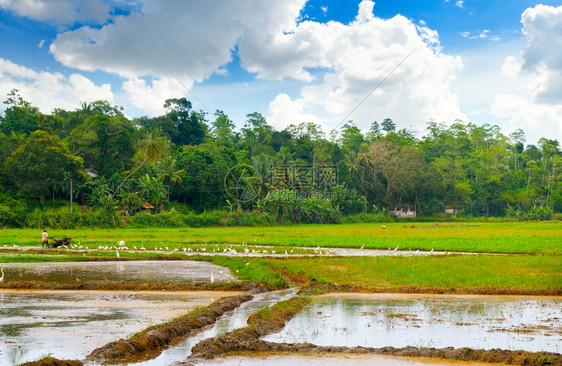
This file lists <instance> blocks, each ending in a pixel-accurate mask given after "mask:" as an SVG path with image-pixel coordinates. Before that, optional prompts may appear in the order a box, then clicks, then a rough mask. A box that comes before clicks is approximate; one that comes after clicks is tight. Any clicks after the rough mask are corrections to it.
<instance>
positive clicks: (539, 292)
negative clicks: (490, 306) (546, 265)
mask: <svg viewBox="0 0 562 366" xmlns="http://www.w3.org/2000/svg"><path fill="white" fill-rule="evenodd" d="M291 279H292V280H295V279H294V278H291ZM295 282H297V283H299V281H295ZM299 284H302V283H299ZM349 292H351V293H372V294H382V293H394V294H435V295H519V296H562V287H560V288H548V289H521V288H513V287H472V288H457V287H450V288H442V287H432V286H424V287H421V286H403V287H382V288H376V289H373V288H362V287H356V286H336V285H332V284H326V283H319V282H316V281H315V280H312V281H311V282H309V283H306V284H304V285H303V286H302V287H301V289H300V291H299V294H301V295H304V296H309V295H320V294H326V293H349Z"/></svg>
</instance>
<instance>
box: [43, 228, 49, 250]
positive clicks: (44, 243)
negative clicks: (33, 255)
mask: <svg viewBox="0 0 562 366" xmlns="http://www.w3.org/2000/svg"><path fill="white" fill-rule="evenodd" d="M47 244H49V234H48V233H47V229H43V232H42V233H41V247H42V248H45V247H46V246H47Z"/></svg>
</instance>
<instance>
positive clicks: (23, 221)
mask: <svg viewBox="0 0 562 366" xmlns="http://www.w3.org/2000/svg"><path fill="white" fill-rule="evenodd" d="M4 103H5V104H6V105H7V108H6V110H5V111H4V113H3V115H2V116H0V225H1V226H41V225H52V223H51V221H50V219H46V218H42V215H47V216H56V215H58V214H57V212H58V210H60V207H59V205H60V202H65V203H64V204H65V206H67V207H70V204H69V201H71V198H72V200H73V201H74V202H75V204H76V205H79V208H78V207H76V208H74V207H73V211H74V212H73V215H77V216H78V217H75V218H74V217H73V218H63V217H62V216H64V215H61V217H60V219H61V220H65V221H64V222H65V224H58V225H56V226H58V227H66V226H67V225H73V224H74V225H78V226H83V225H87V223H92V224H93V225H100V226H108V225H114V226H118V225H120V223H121V220H119V219H117V218H116V217H117V216H118V215H123V216H124V215H126V214H130V215H136V214H137V213H140V212H146V213H150V214H159V213H163V212H167V211H170V210H171V209H172V208H174V209H175V210H176V211H178V213H171V214H167V216H165V217H164V216H163V217H161V218H147V217H146V215H141V216H139V217H138V218H137V219H135V220H133V221H137V223H138V224H143V225H152V224H156V225H164V226H176V225H178V226H181V225H184V224H186V225H190V224H191V223H190V222H191V221H193V222H195V225H196V226H201V225H203V224H198V223H196V222H197V221H198V219H194V218H193V215H194V214H201V213H203V212H207V211H214V210H218V211H222V212H226V213H228V215H231V216H232V217H235V218H236V219H233V220H232V221H231V219H230V218H226V219H225V218H224V216H225V215H222V214H221V215H220V216H221V218H220V219H218V220H214V221H215V222H216V221H220V224H222V225H224V224H234V225H237V224H243V223H244V221H248V223H249V224H256V223H270V222H272V221H274V222H278V223H283V222H287V223H288V222H292V223H339V222H342V220H345V221H347V222H377V221H385V220H386V221H388V219H389V216H388V213H389V212H390V211H393V210H395V209H396V208H398V209H400V208H402V209H409V210H413V211H415V212H416V214H417V216H418V218H419V217H422V218H423V217H438V216H440V215H442V216H443V215H445V212H446V209H447V208H448V210H449V211H454V212H455V214H457V215H458V216H459V217H483V216H507V217H510V218H513V219H519V220H549V219H552V218H553V217H556V214H557V213H561V212H562V152H561V150H560V145H559V142H558V141H557V140H551V139H548V138H541V139H540V140H539V141H538V144H537V145H532V144H528V145H525V142H526V141H525V134H524V132H523V131H521V130H517V131H516V132H514V133H511V134H509V135H508V136H506V135H503V134H502V133H501V131H500V130H499V128H498V127H497V126H493V125H487V124H485V125H482V126H477V125H474V124H472V123H465V122H463V121H455V122H454V123H452V124H450V125H446V124H444V123H436V122H433V121H431V122H429V123H428V124H427V129H426V132H425V134H424V135H423V136H421V137H420V136H416V135H415V134H414V133H413V132H411V131H408V130H406V129H403V130H399V131H396V124H395V123H394V122H393V121H392V120H391V119H385V120H384V121H382V122H381V123H378V122H376V121H375V122H373V124H372V127H371V129H370V130H369V131H368V132H366V133H363V132H362V131H361V130H360V129H359V128H357V126H355V125H354V124H353V122H352V121H349V122H347V123H346V124H344V125H343V127H341V128H339V129H338V130H337V131H332V133H331V134H330V135H329V136H328V137H326V136H325V134H324V132H323V131H322V129H321V128H320V126H318V125H315V124H313V123H300V124H298V125H294V124H293V125H290V126H289V127H287V128H286V129H284V130H282V131H276V130H275V129H274V128H273V127H272V126H270V125H268V123H267V121H266V120H265V118H264V117H263V116H261V115H260V114H259V113H256V112H254V113H250V114H248V115H247V120H246V122H245V124H244V125H243V127H242V128H240V130H237V129H236V128H235V124H234V122H233V121H232V120H230V119H229V117H228V116H227V115H226V114H224V112H222V111H220V110H219V111H217V112H216V113H215V115H214V116H209V115H206V114H205V113H204V112H201V111H199V112H196V111H194V110H193V109H192V105H191V103H190V102H189V101H187V100H186V99H185V98H180V99H168V100H166V101H165V103H164V106H165V108H166V113H165V114H164V115H162V116H157V117H153V118H149V117H142V118H137V119H133V120H129V119H128V118H126V117H125V116H124V114H123V111H122V108H119V107H115V106H111V105H110V104H108V103H107V102H104V101H97V102H93V103H84V104H83V105H82V106H81V108H79V109H76V110H74V111H66V110H61V109H56V110H55V111H53V113H52V114H51V115H45V114H42V113H41V112H39V110H38V109H37V108H36V107H33V106H32V105H31V104H30V103H29V102H26V101H24V100H23V99H22V98H21V97H20V96H19V95H18V93H17V91H16V90H14V91H12V92H10V94H8V96H7V99H6V101H5V102H4ZM236 166H246V167H248V168H247V169H245V170H244V173H248V172H249V171H251V172H253V175H249V176H240V177H238V176H237V177H234V178H236V179H234V180H231V181H228V179H227V178H228V177H229V174H230V175H232V174H231V173H232V170H231V169H232V168H233V167H236ZM237 172H238V173H237V174H239V172H240V171H237ZM86 173H88V174H86ZM229 182H230V183H232V182H235V184H234V186H232V184H231V186H228V183H229ZM248 184H252V186H251V190H250V191H245V192H243V195H241V196H238V193H240V191H236V195H233V194H232V192H231V191H229V189H232V188H233V187H234V188H235V189H244V188H245V187H247V185H248ZM248 193H251V195H248ZM47 197H49V198H52V200H51V201H52V202H51V203H49V202H48V201H49V200H45V198H47ZM240 197H243V198H248V199H240ZM36 210H39V211H41V212H43V213H39V212H36ZM53 210H54V212H52V211H53ZM91 210H94V211H100V212H102V213H104V214H98V215H100V217H98V218H97V219H94V218H92V219H90V216H92V214H91V213H90V211H91ZM79 211H80V212H79ZM61 212H62V211H61ZM248 212H251V213H250V214H248ZM105 213H107V215H106V216H107V217H106V218H103V219H102V217H101V216H102V215H105ZM69 214H70V212H69ZM81 215H82V216H81ZM190 215H191V216H190ZM252 215H253V216H252ZM94 216H95V215H94ZM85 217H88V218H85ZM135 217H136V216H135ZM186 217H192V218H191V219H186ZM203 221H205V220H203ZM211 221H213V220H211ZM127 222H128V221H127ZM133 223H134V222H133Z"/></svg>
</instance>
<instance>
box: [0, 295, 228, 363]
mask: <svg viewBox="0 0 562 366" xmlns="http://www.w3.org/2000/svg"><path fill="white" fill-rule="evenodd" d="M221 296H225V293H220V292H216V293H210V292H195V293H177V294H170V293H168V294H160V293H127V292H122V293H117V292H115V293H113V292H96V291H85V292H70V291H68V292H50V291H45V292H19V291H0V365H7V366H8V365H15V364H19V363H22V362H26V361H33V360H36V359H39V358H41V357H43V356H45V355H48V354H51V355H52V356H53V357H57V358H62V359H76V358H83V357H85V356H86V355H87V354H88V353H90V352H91V351H92V350H93V349H95V348H97V347H100V346H103V345H104V344H106V343H108V342H111V341H115V340H118V339H120V338H124V337H127V336H129V335H131V334H133V333H135V332H138V331H140V330H142V329H144V328H146V327H148V326H149V325H152V324H158V323H162V322H164V321H166V320H169V319H171V318H174V317H177V316H180V315H183V314H185V313H187V312H189V311H190V310H191V309H193V308H194V307H195V306H205V305H208V304H210V303H211V302H213V301H214V300H216V299H218V298H219V297H221Z"/></svg>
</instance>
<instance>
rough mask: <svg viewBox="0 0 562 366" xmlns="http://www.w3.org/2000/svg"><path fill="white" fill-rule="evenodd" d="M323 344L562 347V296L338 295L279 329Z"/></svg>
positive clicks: (291, 337)
mask: <svg viewBox="0 0 562 366" xmlns="http://www.w3.org/2000/svg"><path fill="white" fill-rule="evenodd" d="M263 339H264V340H265V341H270V342H276V343H306V342H308V343H312V344H315V345H319V346H347V347H355V346H364V347H386V346H393V347H406V346H415V347H435V348H443V347H456V348H461V347H470V348H474V349H492V348H501V349H505V350H525V351H533V352H541V351H548V352H555V353H560V351H561V348H562V299H561V298H556V297H550V298H546V297H545V298H531V297H514V296H494V297H491V296H437V295H398V294H372V295H361V294H349V295H343V294H330V295H323V296H319V297H315V299H314V301H313V303H312V304H311V305H310V306H309V307H307V308H306V309H304V310H303V311H302V312H301V313H300V314H299V315H297V316H296V317H295V318H293V319H292V320H291V321H290V322H289V323H287V325H286V326H285V328H284V329H283V330H282V331H281V332H279V333H276V334H271V335H268V336H266V337H264V338H263Z"/></svg>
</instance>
